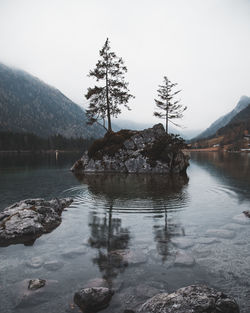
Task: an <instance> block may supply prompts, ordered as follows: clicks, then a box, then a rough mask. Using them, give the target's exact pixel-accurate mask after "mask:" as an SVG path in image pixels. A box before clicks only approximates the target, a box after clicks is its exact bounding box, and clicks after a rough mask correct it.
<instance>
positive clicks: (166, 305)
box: [138, 285, 239, 313]
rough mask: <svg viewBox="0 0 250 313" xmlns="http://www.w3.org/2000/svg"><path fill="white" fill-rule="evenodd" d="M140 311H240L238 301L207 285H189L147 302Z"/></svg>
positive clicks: (177, 312) (217, 312)
mask: <svg viewBox="0 0 250 313" xmlns="http://www.w3.org/2000/svg"><path fill="white" fill-rule="evenodd" d="M138 312H140V313H239V307H238V304H237V303H236V301H235V300H234V299H232V298H230V297H228V296H227V295H225V294H224V293H222V292H219V291H216V290H214V289H212V288H209V287H207V286H196V285H193V286H188V287H184V288H180V289H178V290H177V291H176V292H174V293H171V294H167V293H161V294H158V295H156V296H154V297H153V298H151V299H149V300H148V301H147V302H145V303H144V304H143V305H142V306H141V307H140V308H139V310H138Z"/></svg>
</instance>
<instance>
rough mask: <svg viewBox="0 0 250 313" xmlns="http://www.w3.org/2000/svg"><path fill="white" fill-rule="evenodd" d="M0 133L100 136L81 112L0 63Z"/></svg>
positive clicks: (54, 91) (59, 95) (100, 131)
mask: <svg viewBox="0 0 250 313" xmlns="http://www.w3.org/2000/svg"><path fill="white" fill-rule="evenodd" d="M0 131H5V132H15V133H24V132H25V133H33V134H35V135H38V136H40V137H44V138H45V137H49V136H52V135H56V134H60V135H62V136H64V137H67V138H70V137H74V138H76V137H83V138H90V137H95V138H96V137H100V136H102V135H103V133H104V131H103V128H102V127H100V126H98V125H93V126H89V125H87V124H86V115H85V112H84V110H83V109H82V108H81V107H80V106H78V105H77V104H75V103H74V102H72V101H71V100H70V99H68V98H67V97H66V96H65V95H63V94H62V93H61V92H60V91H59V90H58V89H56V88H54V87H51V86H49V85H47V84H45V83H44V82H42V81H41V80H39V79H38V78H36V77H34V76H32V75H30V74H28V73H26V72H24V71H22V70H19V69H15V68H11V67H8V66H6V65H3V64H1V63H0Z"/></svg>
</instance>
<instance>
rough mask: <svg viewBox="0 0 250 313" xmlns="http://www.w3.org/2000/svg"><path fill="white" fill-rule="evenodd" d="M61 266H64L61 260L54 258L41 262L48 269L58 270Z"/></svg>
mask: <svg viewBox="0 0 250 313" xmlns="http://www.w3.org/2000/svg"><path fill="white" fill-rule="evenodd" d="M63 266H64V264H63V262H60V261H56V260H53V261H48V262H45V263H44V264H43V267H44V268H45V269H46V270H48V271H58V270H59V269H60V268H62V267H63Z"/></svg>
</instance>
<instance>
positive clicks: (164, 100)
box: [154, 76, 187, 133]
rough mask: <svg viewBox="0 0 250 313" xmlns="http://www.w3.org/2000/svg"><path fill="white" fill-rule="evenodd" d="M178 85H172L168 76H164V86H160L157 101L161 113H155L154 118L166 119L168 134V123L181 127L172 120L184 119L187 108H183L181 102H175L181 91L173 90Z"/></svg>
mask: <svg viewBox="0 0 250 313" xmlns="http://www.w3.org/2000/svg"><path fill="white" fill-rule="evenodd" d="M176 85H177V83H171V81H170V80H168V78H167V77H166V76H164V81H163V85H159V89H158V90H157V92H158V99H155V103H156V106H157V108H158V109H159V110H160V111H155V112H154V116H156V117H159V118H162V119H165V121H166V133H168V122H171V123H172V124H174V125H175V126H179V125H177V124H175V123H174V122H172V121H171V120H172V119H176V118H182V117H183V112H184V111H185V110H186V109H187V107H186V106H185V107H183V106H182V105H181V104H180V103H179V102H180V100H175V96H176V95H177V94H178V93H179V92H180V91H181V90H177V91H174V90H173V89H174V88H175V86H176Z"/></svg>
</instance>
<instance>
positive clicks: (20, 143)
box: [0, 132, 94, 151]
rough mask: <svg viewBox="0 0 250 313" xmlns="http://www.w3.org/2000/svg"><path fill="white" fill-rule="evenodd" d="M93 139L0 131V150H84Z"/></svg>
mask: <svg viewBox="0 0 250 313" xmlns="http://www.w3.org/2000/svg"><path fill="white" fill-rule="evenodd" d="M93 141H94V139H83V138H65V137H63V136H61V135H55V136H51V137H48V138H41V137H38V136H36V135H34V134H30V133H12V132H0V151H42V150H66V151H84V150H86V149H88V147H89V146H90V145H91V144H92V142H93Z"/></svg>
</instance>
